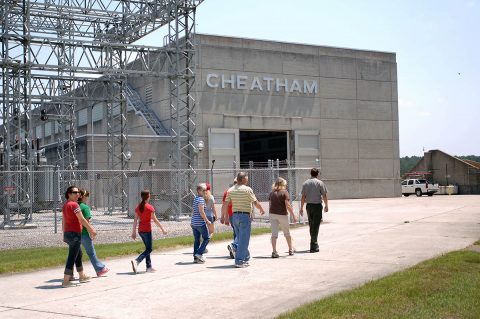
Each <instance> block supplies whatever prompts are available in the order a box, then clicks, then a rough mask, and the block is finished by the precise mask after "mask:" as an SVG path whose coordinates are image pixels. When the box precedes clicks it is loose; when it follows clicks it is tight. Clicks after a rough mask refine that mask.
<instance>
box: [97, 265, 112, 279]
mask: <svg viewBox="0 0 480 319" xmlns="http://www.w3.org/2000/svg"><path fill="white" fill-rule="evenodd" d="M109 271H110V269H108V268H107V267H103V269H102V270H100V271H99V272H97V277H102V276H103V275H105V274H106V273H107V272H109Z"/></svg>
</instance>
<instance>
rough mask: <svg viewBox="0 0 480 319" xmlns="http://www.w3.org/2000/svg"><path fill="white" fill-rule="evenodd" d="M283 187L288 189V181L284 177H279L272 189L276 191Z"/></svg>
mask: <svg viewBox="0 0 480 319" xmlns="http://www.w3.org/2000/svg"><path fill="white" fill-rule="evenodd" d="M282 189H287V181H286V180H285V179H284V178H281V177H279V178H277V180H276V181H275V183H273V185H272V190H273V191H274V192H276V191H279V190H282Z"/></svg>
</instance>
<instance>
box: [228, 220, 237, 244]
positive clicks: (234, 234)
mask: <svg viewBox="0 0 480 319" xmlns="http://www.w3.org/2000/svg"><path fill="white" fill-rule="evenodd" d="M230 218H231V217H230ZM230 226H232V230H233V241H232V247H233V250H235V251H237V246H238V244H237V242H238V240H237V234H236V233H235V227H233V221H230Z"/></svg>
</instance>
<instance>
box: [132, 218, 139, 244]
mask: <svg viewBox="0 0 480 319" xmlns="http://www.w3.org/2000/svg"><path fill="white" fill-rule="evenodd" d="M137 223H138V215H137V212H135V215H134V216H133V230H132V239H133V240H135V239H137Z"/></svg>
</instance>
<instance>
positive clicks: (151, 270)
mask: <svg viewBox="0 0 480 319" xmlns="http://www.w3.org/2000/svg"><path fill="white" fill-rule="evenodd" d="M156 271H157V270H156V269H155V268H153V267H150V268H147V272H156Z"/></svg>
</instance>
